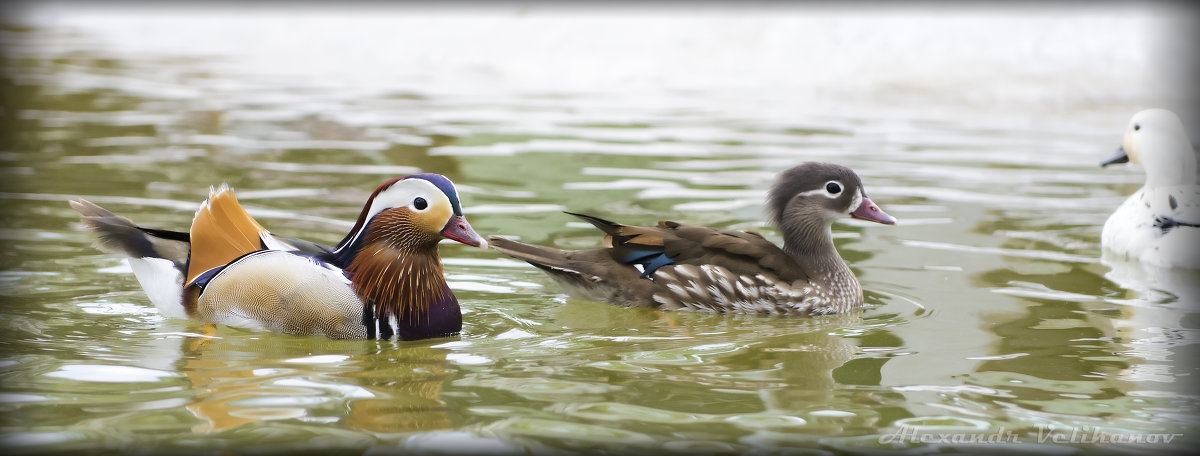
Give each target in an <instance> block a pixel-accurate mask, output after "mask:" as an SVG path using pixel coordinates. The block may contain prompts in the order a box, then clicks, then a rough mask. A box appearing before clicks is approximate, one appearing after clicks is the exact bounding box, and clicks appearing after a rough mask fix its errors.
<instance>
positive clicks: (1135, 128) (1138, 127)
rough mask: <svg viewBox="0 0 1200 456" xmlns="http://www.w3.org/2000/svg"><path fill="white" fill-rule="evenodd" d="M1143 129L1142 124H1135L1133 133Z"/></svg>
mask: <svg viewBox="0 0 1200 456" xmlns="http://www.w3.org/2000/svg"><path fill="white" fill-rule="evenodd" d="M1141 129H1142V124H1133V131H1138V130H1141Z"/></svg>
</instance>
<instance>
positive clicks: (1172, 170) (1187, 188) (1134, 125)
mask: <svg viewBox="0 0 1200 456" xmlns="http://www.w3.org/2000/svg"><path fill="white" fill-rule="evenodd" d="M1125 162H1129V163H1134V164H1139V165H1142V167H1143V168H1145V170H1146V184H1145V185H1144V186H1143V187H1142V188H1141V189H1139V190H1138V191H1137V192H1134V194H1133V195H1132V196H1130V197H1129V199H1126V200H1125V202H1124V203H1122V204H1121V206H1120V207H1118V208H1117V210H1116V212H1113V214H1112V215H1111V216H1109V218H1108V221H1106V222H1104V229H1103V230H1102V231H1101V232H1100V244H1101V245H1102V246H1104V248H1105V249H1106V250H1108V251H1109V252H1110V253H1113V254H1116V255H1117V256H1118V257H1120V258H1123V259H1133V260H1139V261H1141V262H1143V263H1148V264H1152V265H1155V266H1160V267H1181V268H1200V254H1198V253H1197V249H1200V185H1197V178H1196V151H1195V149H1193V148H1192V143H1191V141H1190V140H1189V139H1188V136H1187V132H1186V131H1185V130H1184V127H1183V122H1180V121H1179V117H1178V116H1176V115H1175V113H1172V112H1171V111H1167V110H1165V109H1147V110H1145V111H1141V112H1138V113H1137V114H1134V116H1133V118H1132V119H1130V121H1129V126H1128V127H1127V128H1126V129H1125V138H1124V141H1123V142H1122V145H1121V148H1120V149H1118V150H1117V153H1116V154H1114V155H1113V156H1112V157H1109V158H1108V159H1106V160H1104V161H1103V162H1101V163H1100V165H1101V166H1108V165H1111V164H1115V163H1125Z"/></svg>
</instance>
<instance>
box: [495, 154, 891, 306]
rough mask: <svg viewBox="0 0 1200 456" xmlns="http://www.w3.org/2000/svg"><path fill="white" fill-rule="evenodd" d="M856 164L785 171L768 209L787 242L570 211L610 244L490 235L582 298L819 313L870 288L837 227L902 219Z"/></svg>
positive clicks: (858, 301)
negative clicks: (879, 200)
mask: <svg viewBox="0 0 1200 456" xmlns="http://www.w3.org/2000/svg"><path fill="white" fill-rule="evenodd" d="M862 187H863V185H862V181H861V180H860V179H859V178H858V175H857V174H855V173H854V171H851V170H850V169H849V168H846V167H843V166H838V165H833V164H827V163H804V164H801V165H799V166H796V167H794V168H792V169H789V170H787V171H784V172H783V173H781V174H780V175H779V177H778V178H777V180H776V181H775V184H774V186H773V187H772V188H771V191H770V195H769V202H768V211H769V213H770V216H771V219H772V220H773V221H774V222H775V224H776V225H777V226H778V227H779V229H780V231H781V232H782V234H783V241H784V242H783V248H782V249H781V248H779V247H777V246H776V245H775V244H773V243H771V242H770V241H768V240H766V239H764V238H763V237H762V236H761V235H759V234H757V233H754V232H749V231H733V230H723V229H717V228H705V227H701V226H694V225H684V224H680V223H676V222H669V221H662V222H659V223H658V226H656V227H640V226H628V225H621V224H618V223H613V222H609V221H607V220H602V219H599V218H596V217H591V216H587V215H581V214H571V215H575V216H577V217H580V218H582V219H584V220H587V221H588V222H590V223H591V224H592V225H595V226H596V228H599V229H600V230H601V231H604V233H605V234H606V236H605V237H604V246H605V248H603V249H596V250H579V251H565V250H559V249H554V248H550V247H542V246H537V245H530V244H524V243H521V242H516V241H512V240H509V239H504V238H500V237H495V236H493V237H491V241H492V245H493V247H494V248H495V249H496V250H499V251H500V252H502V253H504V254H507V255H509V256H512V257H514V258H517V259H520V260H524V261H526V262H528V263H530V264H532V265H534V266H536V267H538V268H540V269H542V270H544V271H545V272H546V273H548V274H549V275H550V277H552V278H553V279H554V280H555V281H556V282H558V283H560V284H561V285H563V287H564V288H565V289H566V290H567V292H568V293H569V294H571V295H572V296H574V297H576V298H580V299H587V300H591V301H601V302H609V303H613V304H618V305H624V306H648V307H657V308H661V309H691V310H701V311H710V312H719V313H723V312H731V313H733V312H742V313H763V314H791V315H819V314H834V313H840V312H845V311H848V310H851V309H854V308H857V307H860V306H862V302H863V297H862V288H861V287H860V285H859V283H858V279H857V278H855V277H854V273H853V272H852V271H850V268H849V266H847V265H846V262H845V261H843V260H842V257H841V256H840V255H838V253H837V249H836V248H835V247H834V245H833V237H832V236H833V234H832V231H831V229H830V227H831V225H832V224H833V222H834V220H837V219H838V218H841V217H846V216H849V217H854V218H858V219H863V220H870V221H873V222H878V223H883V224H888V225H892V224H895V223H896V220H895V219H893V218H892V217H891V216H889V215H888V214H886V213H884V212H883V211H882V210H880V209H879V207H877V206H876V205H875V203H873V202H871V199H870V198H867V195H866V193H865V192H864V191H863V188H862Z"/></svg>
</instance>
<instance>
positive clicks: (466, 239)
mask: <svg viewBox="0 0 1200 456" xmlns="http://www.w3.org/2000/svg"><path fill="white" fill-rule="evenodd" d="M442 236H443V237H445V238H446V239H450V240H452V241H457V242H461V243H463V244H466V245H469V246H471V247H479V248H481V249H484V250H487V248H488V243H487V241H485V240H483V237H481V236H480V235H479V233H476V232H475V230H474V229H472V228H471V224H470V223H467V219H465V218H463V216H461V215H455V216H451V217H450V220H448V221H447V222H446V227H445V228H442Z"/></svg>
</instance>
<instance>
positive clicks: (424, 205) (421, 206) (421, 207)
mask: <svg viewBox="0 0 1200 456" xmlns="http://www.w3.org/2000/svg"><path fill="white" fill-rule="evenodd" d="M412 208H413V209H414V210H416V211H417V212H425V211H426V210H428V209H429V201H428V200H426V199H425V197H422V196H418V197H416V198H413V202H412Z"/></svg>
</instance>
